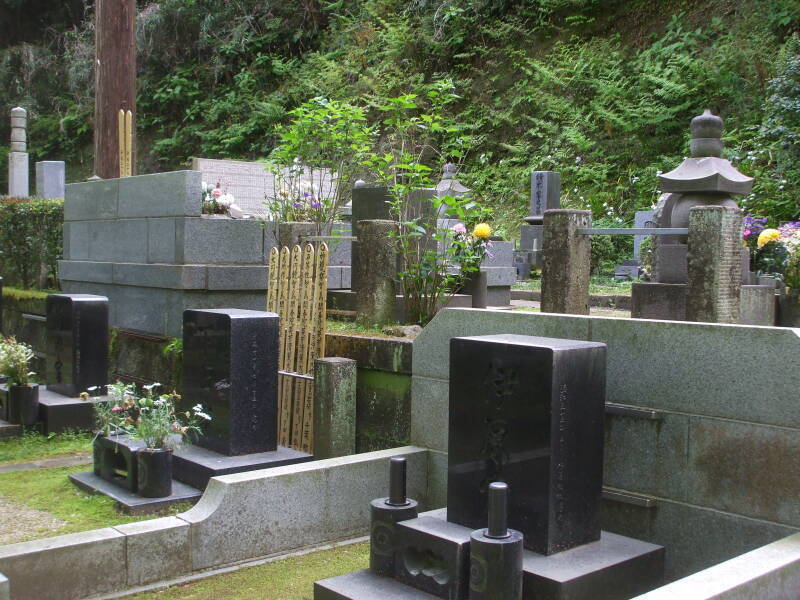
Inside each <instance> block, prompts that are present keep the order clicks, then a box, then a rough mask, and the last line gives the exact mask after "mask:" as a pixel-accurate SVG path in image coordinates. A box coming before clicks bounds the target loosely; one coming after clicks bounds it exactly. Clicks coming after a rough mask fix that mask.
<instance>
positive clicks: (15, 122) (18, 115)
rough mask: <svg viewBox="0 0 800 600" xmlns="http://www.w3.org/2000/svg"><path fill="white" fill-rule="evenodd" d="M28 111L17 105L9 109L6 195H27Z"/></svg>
mask: <svg viewBox="0 0 800 600" xmlns="http://www.w3.org/2000/svg"><path fill="white" fill-rule="evenodd" d="M27 128H28V111H27V110H25V109H24V108H21V107H19V106H17V107H16V108H12V109H11V152H9V153H8V195H9V196H11V197H13V198H26V197H27V196H28V195H29V191H30V190H29V182H28V178H29V173H28V168H29V167H28V137H27Z"/></svg>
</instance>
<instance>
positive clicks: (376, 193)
mask: <svg viewBox="0 0 800 600" xmlns="http://www.w3.org/2000/svg"><path fill="white" fill-rule="evenodd" d="M391 200H392V196H391V194H389V190H388V188H386V187H384V186H377V187H376V186H370V185H369V184H367V183H366V182H364V181H361V180H360V179H359V180H358V181H356V182H355V184H354V185H353V201H352V203H351V204H352V215H351V219H350V221H351V223H353V235H357V234H356V233H355V231H356V226H355V224H356V223H358V222H359V221H373V220H376V219H381V220H388V221H391V220H394V217H393V216H392V211H391V206H390V204H389V203H390V202H391ZM358 262H359V255H358V244H356V243H354V244H353V246H352V253H351V258H350V267H351V269H350V286H351V288H352V289H353V290H355V289H356V288H357V287H358V275H357V274H356V273H357V272H358V271H359V266H358Z"/></svg>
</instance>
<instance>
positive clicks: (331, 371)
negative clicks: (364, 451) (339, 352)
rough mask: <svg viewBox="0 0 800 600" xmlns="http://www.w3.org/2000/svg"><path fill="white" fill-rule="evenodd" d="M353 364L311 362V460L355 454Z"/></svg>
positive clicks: (343, 360)
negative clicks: (312, 437)
mask: <svg viewBox="0 0 800 600" xmlns="http://www.w3.org/2000/svg"><path fill="white" fill-rule="evenodd" d="M356 366H357V364H356V361H354V360H353V359H351V358H341V357H338V356H331V357H327V358H318V359H316V360H315V361H314V458H316V459H322V458H333V457H335V456H349V455H351V454H355V453H356V377H357V370H356Z"/></svg>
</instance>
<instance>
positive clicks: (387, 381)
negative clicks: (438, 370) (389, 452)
mask: <svg viewBox="0 0 800 600" xmlns="http://www.w3.org/2000/svg"><path fill="white" fill-rule="evenodd" d="M356 396H357V398H358V402H357V409H356V423H357V424H358V426H357V427H356V451H357V452H370V451H373V450H382V449H384V448H396V447H398V446H405V445H407V444H408V440H409V426H410V419H411V417H410V414H409V413H410V408H411V378H410V377H409V376H408V375H401V374H398V373H390V372H387V371H378V370H374V369H364V368H361V367H359V369H358V381H357V387H356Z"/></svg>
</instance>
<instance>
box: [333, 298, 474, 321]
mask: <svg viewBox="0 0 800 600" xmlns="http://www.w3.org/2000/svg"><path fill="white" fill-rule="evenodd" d="M395 298H396V309H395V313H396V317H397V320H398V322H402V321H403V315H404V313H405V307H404V304H403V296H402V295H401V294H398V295H397V296H396V297H395ZM446 306H447V307H448V308H471V307H472V296H470V295H469V294H453V295H452V296H451V297H450V298H449V300H448V301H447V304H446ZM328 309H329V310H334V311H339V312H349V311H355V309H356V293H355V292H354V291H352V290H328Z"/></svg>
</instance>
